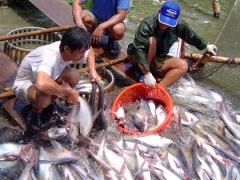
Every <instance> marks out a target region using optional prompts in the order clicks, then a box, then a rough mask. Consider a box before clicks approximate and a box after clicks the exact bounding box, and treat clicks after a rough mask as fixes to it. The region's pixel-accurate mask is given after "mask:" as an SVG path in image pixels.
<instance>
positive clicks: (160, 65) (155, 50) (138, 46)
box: [128, 1, 217, 88]
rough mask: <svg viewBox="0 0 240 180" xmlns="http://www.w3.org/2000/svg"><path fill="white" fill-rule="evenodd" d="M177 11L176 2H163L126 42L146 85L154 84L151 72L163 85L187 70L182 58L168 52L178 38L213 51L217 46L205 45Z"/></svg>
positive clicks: (130, 56)
mask: <svg viewBox="0 0 240 180" xmlns="http://www.w3.org/2000/svg"><path fill="white" fill-rule="evenodd" d="M179 15H180V7H179V5H178V4H177V3H175V2H172V1H168V2H165V3H164V4H163V6H162V8H161V9H160V10H159V12H158V13H156V14H154V15H152V16H149V17H146V18H145V19H144V20H143V21H142V22H141V23H140V25H139V26H138V27H137V29H136V32H135V38H134V41H133V43H132V44H130V45H129V46H128V60H129V61H130V63H131V64H133V65H134V66H135V73H136V75H137V77H138V78H139V80H142V81H143V82H144V83H145V84H146V85H147V86H149V87H155V84H156V79H155V78H154V76H153V74H154V75H157V76H160V77H161V78H162V80H161V81H160V82H159V85H160V86H162V87H163V88H166V87H168V86H170V85H172V84H173V83H174V82H176V81H177V80H178V79H180V78H181V77H182V76H183V75H184V74H185V73H186V72H187V71H188V64H187V62H186V61H185V60H184V59H181V58H179V57H175V56H172V55H169V54H168V53H169V50H170V48H171V46H172V45H173V44H174V42H176V41H177V40H178V38H181V39H182V40H184V41H185V42H186V43H188V44H190V45H193V46H195V47H196V48H197V49H199V50H203V49H206V51H208V52H210V53H212V54H213V55H216V50H217V47H216V46H215V45H213V44H209V45H208V44H207V43H206V42H205V41H204V40H203V39H202V38H201V37H200V36H198V35H197V34H196V33H195V32H194V31H193V30H192V29H191V28H190V27H189V26H188V24H187V23H186V22H185V21H184V20H183V19H181V18H179Z"/></svg>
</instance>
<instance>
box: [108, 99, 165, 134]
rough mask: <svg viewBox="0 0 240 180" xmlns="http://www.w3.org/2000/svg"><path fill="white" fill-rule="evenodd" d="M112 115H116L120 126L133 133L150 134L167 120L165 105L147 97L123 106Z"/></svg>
mask: <svg viewBox="0 0 240 180" xmlns="http://www.w3.org/2000/svg"><path fill="white" fill-rule="evenodd" d="M112 113H114V114H115V116H116V121H117V123H118V125H119V126H121V127H123V128H124V129H126V130H128V131H132V132H149V131H151V130H152V129H154V128H156V127H157V126H160V125H161V124H162V123H163V122H164V121H165V120H166V118H167V110H166V108H165V107H164V105H163V104H161V103H158V102H157V101H156V100H154V99H147V97H145V96H142V97H141V98H140V99H136V101H135V102H131V103H128V104H123V105H122V106H121V107H119V108H118V109H117V111H116V112H112Z"/></svg>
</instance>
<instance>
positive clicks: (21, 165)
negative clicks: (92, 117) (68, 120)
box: [0, 78, 240, 180]
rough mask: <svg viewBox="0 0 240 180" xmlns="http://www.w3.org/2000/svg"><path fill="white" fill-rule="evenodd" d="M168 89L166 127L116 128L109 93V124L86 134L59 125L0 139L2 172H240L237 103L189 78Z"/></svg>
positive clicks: (68, 175) (218, 175)
mask: <svg viewBox="0 0 240 180" xmlns="http://www.w3.org/2000/svg"><path fill="white" fill-rule="evenodd" d="M167 91H168V92H169V93H170V95H171V97H172V100H173V104H174V110H173V114H172V121H171V123H170V124H169V125H168V126H167V128H166V129H165V130H164V131H162V132H159V133H155V134H148V135H139V136H133V135H128V134H124V133H122V132H121V131H119V128H118V124H117V123H116V121H115V120H112V119H111V114H112V112H111V105H112V102H113V100H114V96H113V95H112V94H110V95H109V96H105V101H106V102H108V103H107V105H106V106H107V108H106V109H105V112H104V114H105V117H106V119H107V120H108V124H109V126H108V129H107V130H103V131H96V132H94V130H92V131H91V133H90V134H89V136H87V137H83V136H81V133H80V134H79V135H80V138H79V139H78V140H79V142H78V143H76V142H75V141H74V140H73V139H72V138H71V136H70V133H71V131H70V128H69V127H64V126H62V127H51V128H50V129H48V130H46V131H44V132H42V133H41V136H39V137H38V140H36V139H35V140H33V141H30V142H28V143H20V142H21V141H20V142H19V141H18V142H12V143H11V142H2V144H0V156H1V160H0V165H1V167H0V177H1V179H41V180H42V179H67V180H68V179H89V180H91V179H94V180H98V179H99V180H100V179H101V180H102V179H111V180H112V179H113V180H115V179H116V180H117V179H122V180H131V179H146V180H148V179H149V180H150V179H153V180H155V179H157V180H158V179H167V180H168V179H171V180H175V179H176V180H183V179H186V180H191V179H201V180H207V179H209V180H210V179H214V180H235V179H240V135H239V134H240V133H239V132H240V122H239V117H240V113H239V111H237V110H233V109H230V105H229V102H227V101H226V100H225V98H224V96H221V95H219V94H218V93H216V92H215V91H213V90H209V89H206V88H202V87H200V86H198V85H196V84H195V82H194V81H193V80H191V79H189V78H182V79H180V80H179V81H178V82H177V83H175V84H174V85H172V86H171V87H169V88H168V89H167ZM116 95H117V94H116ZM143 99H144V98H143ZM140 101H141V99H140ZM110 102H111V103H110ZM141 113H142V112H141ZM43 139H44V140H43Z"/></svg>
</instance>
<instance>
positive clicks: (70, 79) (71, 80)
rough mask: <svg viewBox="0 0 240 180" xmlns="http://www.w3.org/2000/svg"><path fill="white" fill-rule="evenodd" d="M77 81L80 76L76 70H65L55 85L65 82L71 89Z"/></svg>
mask: <svg viewBox="0 0 240 180" xmlns="http://www.w3.org/2000/svg"><path fill="white" fill-rule="evenodd" d="M79 80H80V75H79V72H78V70H77V69H76V68H65V69H64V70H63V72H62V73H61V75H60V76H59V78H58V79H57V83H59V84H61V83H62V81H65V82H66V83H68V85H69V86H71V87H72V88H73V87H74V86H75V85H76V84H77V83H78V82H79Z"/></svg>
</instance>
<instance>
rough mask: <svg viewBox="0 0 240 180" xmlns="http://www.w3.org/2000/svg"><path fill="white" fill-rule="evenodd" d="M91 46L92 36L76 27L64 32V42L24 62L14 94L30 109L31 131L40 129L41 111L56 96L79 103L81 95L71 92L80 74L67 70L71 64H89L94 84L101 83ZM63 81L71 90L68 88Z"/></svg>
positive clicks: (16, 80)
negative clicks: (82, 62)
mask: <svg viewBox="0 0 240 180" xmlns="http://www.w3.org/2000/svg"><path fill="white" fill-rule="evenodd" d="M90 44H91V35H90V34H89V33H88V32H87V31H86V30H85V29H83V28H80V27H77V26H75V27H72V28H70V29H68V30H67V31H66V32H65V33H64V35H63V37H62V40H61V41H57V42H54V43H52V44H49V45H45V46H41V47H38V48H37V49H35V50H33V51H31V52H30V53H29V54H27V56H26V57H25V58H24V59H23V61H22V63H21V65H20V67H19V70H18V73H17V77H16V79H15V81H14V84H13V91H14V93H15V95H16V97H17V98H18V99H19V100H20V101H21V102H23V103H26V104H29V105H30V107H31V110H30V111H29V113H28V117H27V121H26V123H27V128H28V129H29V127H30V129H34V128H35V129H37V130H39V128H40V127H41V112H42V109H43V108H46V107H47V106H48V105H50V104H53V103H54V100H55V99H56V98H57V97H59V96H65V99H66V101H67V102H68V103H72V104H73V103H79V98H78V96H79V92H78V91H76V90H74V89H72V88H73V87H74V86H75V85H76V84H77V83H78V82H79V78H80V76H79V72H78V70H77V69H76V68H66V67H67V66H68V65H69V64H71V63H73V62H79V61H87V63H88V66H89V69H90V74H91V75H92V77H93V79H92V81H95V80H100V76H99V75H98V74H97V72H96V69H95V54H94V52H93V49H92V48H91V47H90ZM63 81H64V82H66V83H67V84H69V85H70V86H71V87H72V88H69V87H65V86H64V85H63Z"/></svg>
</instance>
